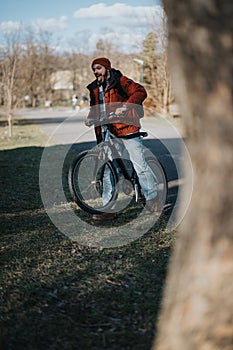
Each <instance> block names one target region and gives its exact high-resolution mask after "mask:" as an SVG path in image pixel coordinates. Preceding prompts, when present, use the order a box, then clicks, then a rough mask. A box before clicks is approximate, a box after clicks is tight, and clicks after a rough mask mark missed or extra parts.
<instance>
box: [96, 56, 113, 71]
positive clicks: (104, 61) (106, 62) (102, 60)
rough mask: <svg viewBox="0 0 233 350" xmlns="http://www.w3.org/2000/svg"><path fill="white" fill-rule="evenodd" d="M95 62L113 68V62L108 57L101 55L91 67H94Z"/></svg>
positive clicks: (109, 68) (108, 68)
mask: <svg viewBox="0 0 233 350" xmlns="http://www.w3.org/2000/svg"><path fill="white" fill-rule="evenodd" d="M94 64H101V66H104V67H105V68H106V69H107V70H111V62H110V61H109V59H108V58H105V57H99V58H96V59H94V61H93V62H92V64H91V68H93V66H94Z"/></svg>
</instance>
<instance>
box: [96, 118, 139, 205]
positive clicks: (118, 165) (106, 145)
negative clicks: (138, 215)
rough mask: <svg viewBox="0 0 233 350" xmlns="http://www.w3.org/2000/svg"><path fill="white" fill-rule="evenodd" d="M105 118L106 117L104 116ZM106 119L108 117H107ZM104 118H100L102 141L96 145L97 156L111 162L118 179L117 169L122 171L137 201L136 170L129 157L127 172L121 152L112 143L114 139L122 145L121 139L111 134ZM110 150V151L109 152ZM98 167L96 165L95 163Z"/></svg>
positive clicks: (137, 183) (137, 182)
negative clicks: (130, 184)
mask: <svg viewBox="0 0 233 350" xmlns="http://www.w3.org/2000/svg"><path fill="white" fill-rule="evenodd" d="M106 119H107V118H106ZM107 120H108V119H107ZM104 121H105V119H104V120H102V122H103V124H102V125H101V134H102V139H103V140H102V141H101V142H100V143H99V144H98V145H97V149H98V148H99V149H98V152H99V157H100V158H101V159H108V160H110V161H111V162H112V165H113V167H114V168H115V169H116V174H117V176H118V180H119V171H117V170H120V172H121V173H122V175H123V177H124V178H125V179H126V180H128V181H130V182H131V183H132V185H133V187H134V190H135V196H136V198H135V200H136V202H138V199H139V196H140V195H139V190H140V184H139V180H138V177H137V174H136V171H135V169H134V167H133V164H132V163H131V161H130V160H129V159H127V160H129V162H130V163H129V164H130V167H131V169H130V170H131V171H130V172H129V171H128V169H127V167H126V164H125V163H124V161H123V159H122V156H121V154H120V153H119V151H118V150H117V147H116V146H115V144H114V141H115V142H117V143H118V144H120V145H123V143H122V141H121V139H119V138H117V137H116V136H115V135H113V134H112V133H111V131H110V126H109V123H106V124H105V123H104ZM109 151H110V152H109ZM109 155H111V156H112V157H111V158H112V159H109V158H110V157H109ZM97 168H98V165H97Z"/></svg>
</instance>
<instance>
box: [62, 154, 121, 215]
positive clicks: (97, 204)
mask: <svg viewBox="0 0 233 350" xmlns="http://www.w3.org/2000/svg"><path fill="white" fill-rule="evenodd" d="M106 168H108V170H109V172H110V176H111V182H112V193H111V198H110V200H109V202H108V203H107V204H105V205H103V201H102V189H103V183H102V180H103V174H104V171H105V170H106ZM68 183H69V190H70V193H71V195H72V197H73V199H74V201H75V202H76V203H77V204H78V206H79V207H80V208H82V209H83V210H85V211H86V212H88V213H90V214H101V213H103V212H108V211H110V210H111V208H112V206H113V205H114V203H115V199H116V197H117V193H116V183H117V175H116V171H115V169H114V167H113V166H112V163H111V161H107V162H106V161H104V160H101V159H99V156H98V153H97V152H93V151H84V152H82V153H80V154H79V155H78V157H77V158H76V159H75V160H74V162H73V163H72V164H71V166H70V169H69V175H68Z"/></svg>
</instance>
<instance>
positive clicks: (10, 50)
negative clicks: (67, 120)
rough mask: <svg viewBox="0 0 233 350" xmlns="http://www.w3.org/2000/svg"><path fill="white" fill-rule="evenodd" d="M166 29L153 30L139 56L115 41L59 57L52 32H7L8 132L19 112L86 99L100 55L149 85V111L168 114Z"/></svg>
mask: <svg viewBox="0 0 233 350" xmlns="http://www.w3.org/2000/svg"><path fill="white" fill-rule="evenodd" d="M165 28H166V24H165V21H164V26H163V28H161V32H160V33H158V32H157V33H156V32H155V30H153V29H152V30H151V32H150V33H149V34H148V35H147V36H146V37H145V39H144V41H143V43H142V45H141V48H140V49H139V51H138V53H137V54H125V53H122V52H120V50H119V49H118V48H117V47H116V46H115V45H114V42H111V43H109V42H107V41H106V42H105V41H103V40H99V41H98V43H97V45H96V50H95V51H94V52H93V53H92V54H81V53H79V51H78V48H77V49H73V51H71V52H63V53H62V54H61V53H58V51H57V50H56V47H54V44H53V36H52V34H51V33H48V32H46V31H43V30H40V31H37V32H33V31H32V30H28V31H25V30H24V31H23V30H18V31H17V32H12V33H8V34H5V36H4V43H3V44H2V45H1V47H0V103H1V106H2V107H4V108H5V110H6V115H7V119H8V124H9V134H11V126H12V111H13V110H14V109H15V108H25V107H32V108H36V107H44V106H49V105H53V106H61V105H63V106H69V105H70V103H71V98H72V95H74V94H75V95H77V96H78V97H86V96H85V95H86V93H87V92H86V85H87V84H88V83H89V82H90V81H91V80H93V74H92V72H91V69H90V63H91V60H92V59H93V58H94V57H96V56H102V55H104V56H107V57H109V58H110V60H111V61H112V66H113V67H115V68H117V69H120V70H121V71H122V73H123V74H125V75H128V76H130V77H131V78H133V79H135V80H137V81H140V82H141V83H143V84H144V85H145V87H146V89H147V91H148V98H147V100H146V106H147V107H148V108H150V109H152V108H153V109H155V110H157V111H158V112H168V111H169V106H170V104H171V103H172V102H173V97H172V94H171V83H170V78H169V74H168V69H167V52H166V51H167V49H166V30H165ZM139 62H140V64H139ZM46 101H47V104H46Z"/></svg>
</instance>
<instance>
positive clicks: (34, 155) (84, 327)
mask: <svg viewBox="0 0 233 350" xmlns="http://www.w3.org/2000/svg"><path fill="white" fill-rule="evenodd" d="M0 121H1V138H0V171H1V180H0V181H1V213H0V221H1V226H0V230H1V235H0V240H1V248H0V249H1V275H0V278H1V280H0V295H1V304H0V330H1V334H0V348H1V349H2V350H7V349H9V350H10V349H11V350H21V349H22V350H27V349H28V350H39V349H41V350H42V349H43V350H44V349H51V350H55V349H57V350H58V349H59V350H61V349H62V350H66V349H67V350H71V349H80V350H85V349H88V350H89V349H92V350H95V349H96V350H97V349H98V350H102V349H113V350H120V349H121V350H122V349H125V350H126V349H129V350H131V349H138V350H143V349H150V348H151V345H152V341H153V338H154V336H155V333H156V326H155V325H156V320H157V316H158V312H159V309H160V305H161V298H162V293H163V286H164V282H165V277H166V272H167V264H168V261H169V256H170V251H171V248H172V244H173V241H174V232H173V233H167V232H166V230H165V229H164V227H165V223H164V222H163V220H166V219H163V220H161V221H160V222H159V223H157V224H156V225H154V227H153V228H152V229H151V230H150V231H149V232H147V233H146V234H145V235H144V236H142V237H141V238H140V239H137V240H136V241H134V242H133V243H131V244H129V245H126V246H123V247H120V248H111V249H101V248H88V247H86V246H82V245H80V244H78V243H76V242H73V241H71V240H70V239H68V238H67V237H65V236H64V235H63V234H62V233H60V232H59V230H58V229H57V228H56V227H55V226H54V225H53V223H52V222H51V221H50V219H49V217H48V216H47V214H46V211H45V210H44V207H43V203H42V201H41V197H40V189H39V166H40V159H41V156H42V152H43V147H44V144H45V142H46V137H45V135H44V134H43V133H42V132H41V131H40V129H39V127H38V126H37V125H35V124H33V123H30V122H29V121H28V120H24V119H23V118H18V119H16V120H15V125H14V130H13V137H12V138H11V139H9V138H8V136H7V125H6V124H4V122H3V119H0ZM53 147H57V152H59V149H60V147H62V146H53ZM68 159H69V158H68ZM67 196H68V194H67ZM76 210H77V214H78V215H81V216H82V215H83V219H85V220H90V218H89V217H88V215H87V214H85V213H83V212H81V211H80V210H79V209H78V208H76ZM125 215H127V217H128V215H130V214H129V213H126V214H125ZM132 215H134V214H132ZM120 220H122V221H123V220H124V216H122V218H121V219H120ZM97 230H98V228H97Z"/></svg>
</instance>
